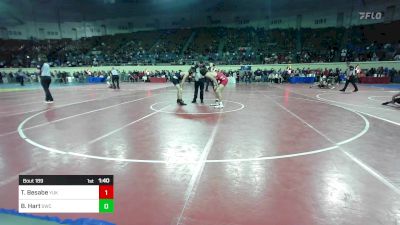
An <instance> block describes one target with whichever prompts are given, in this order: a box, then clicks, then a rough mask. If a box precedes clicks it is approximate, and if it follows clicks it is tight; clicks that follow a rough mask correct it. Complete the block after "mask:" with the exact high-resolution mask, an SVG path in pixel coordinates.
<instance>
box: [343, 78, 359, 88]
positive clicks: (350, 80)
mask: <svg viewBox="0 0 400 225" xmlns="http://www.w3.org/2000/svg"><path fill="white" fill-rule="evenodd" d="M349 83H351V84H352V85H353V87H354V91H358V87H357V85H356V79H355V78H354V77H352V76H351V77H349V79H347V80H346V84H345V85H344V88H343V89H342V90H343V91H345V90H346V88H347V85H349Z"/></svg>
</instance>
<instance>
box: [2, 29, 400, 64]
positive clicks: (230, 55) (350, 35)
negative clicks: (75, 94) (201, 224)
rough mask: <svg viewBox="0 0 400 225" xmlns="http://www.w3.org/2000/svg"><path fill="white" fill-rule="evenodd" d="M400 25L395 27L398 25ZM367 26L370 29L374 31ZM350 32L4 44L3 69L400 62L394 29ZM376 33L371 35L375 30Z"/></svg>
mask: <svg viewBox="0 0 400 225" xmlns="http://www.w3.org/2000/svg"><path fill="white" fill-rule="evenodd" d="M399 23H400V22H398V23H396V24H399ZM368 26H371V28H369V27H368ZM368 26H361V27H351V28H319V29H310V28H302V29H292V28H289V29H269V30H267V29H263V28H252V27H249V28H226V27H217V28H193V29H173V30H155V31H140V32H135V33H128V34H116V35H107V36H97V37H90V38H81V39H79V40H70V39H61V40H0V67H35V66H36V65H37V64H38V62H40V61H47V62H49V63H50V64H51V65H57V66H69V67H73V66H87V65H92V66H105V65H155V64H174V65H179V64H191V63H192V62H193V61H213V62H215V63H216V64H230V65H233V64H275V63H278V64H279V63H313V62H334V61H381V60H389V61H390V60H400V41H399V40H398V37H396V36H395V35H383V36H374V35H375V33H379V32H378V31H379V30H380V29H381V30H384V31H385V29H389V28H388V27H387V26H390V25H385V24H382V25H368ZM372 28H373V29H374V31H375V33H371V34H370V33H368V32H370V30H371V29H372Z"/></svg>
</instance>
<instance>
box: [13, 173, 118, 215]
mask: <svg viewBox="0 0 400 225" xmlns="http://www.w3.org/2000/svg"><path fill="white" fill-rule="evenodd" d="M113 181H114V177H113V175H20V176H19V187H18V196H19V202H18V208H19V212H20V213H113V212H114V182H113Z"/></svg>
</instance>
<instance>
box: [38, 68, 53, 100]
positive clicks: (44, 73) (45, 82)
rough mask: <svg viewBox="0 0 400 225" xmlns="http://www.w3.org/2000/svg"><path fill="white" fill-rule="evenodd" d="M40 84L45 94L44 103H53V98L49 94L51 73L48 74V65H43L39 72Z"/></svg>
mask: <svg viewBox="0 0 400 225" xmlns="http://www.w3.org/2000/svg"><path fill="white" fill-rule="evenodd" d="M40 84H41V85H42V87H43V90H44V93H45V94H46V100H45V102H46V103H53V101H54V100H53V96H51V93H50V90H49V88H50V84H51V73H50V65H49V64H48V63H43V66H42V68H41V70H40Z"/></svg>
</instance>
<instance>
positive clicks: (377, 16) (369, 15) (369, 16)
mask: <svg viewBox="0 0 400 225" xmlns="http://www.w3.org/2000/svg"><path fill="white" fill-rule="evenodd" d="M359 14H360V20H381V19H383V13H382V12H359Z"/></svg>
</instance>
